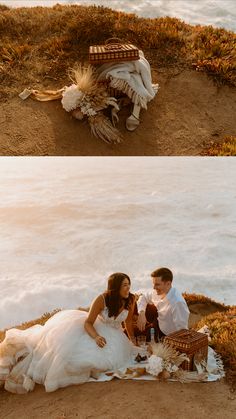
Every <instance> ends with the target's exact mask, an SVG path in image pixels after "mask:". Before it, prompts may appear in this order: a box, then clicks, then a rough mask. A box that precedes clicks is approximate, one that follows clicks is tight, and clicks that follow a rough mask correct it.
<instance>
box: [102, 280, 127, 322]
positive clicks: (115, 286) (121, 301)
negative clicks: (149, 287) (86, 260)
mask: <svg viewBox="0 0 236 419" xmlns="http://www.w3.org/2000/svg"><path fill="white" fill-rule="evenodd" d="M124 279H128V281H129V283H130V282H131V281H130V278H129V277H128V275H126V274H123V273H121V272H116V273H114V274H112V275H110V276H109V278H108V285H107V291H106V293H105V302H106V306H107V308H108V316H109V317H112V316H114V317H116V316H118V314H119V312H120V309H121V307H122V306H124V308H125V309H126V310H129V308H130V306H131V304H132V302H133V301H134V295H133V294H131V293H129V296H128V298H122V297H121V296H120V288H121V285H122V282H123V281H124Z"/></svg>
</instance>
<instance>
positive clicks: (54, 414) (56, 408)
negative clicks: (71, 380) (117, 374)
mask: <svg viewBox="0 0 236 419" xmlns="http://www.w3.org/2000/svg"><path fill="white" fill-rule="evenodd" d="M0 406H1V409H0V417H1V418H7V419H20V418H24V419H28V418H32V419H33V418H34V419H39V418H52V419H62V418H68V419H69V418H80V419H85V418H94V419H95V418H109V419H115V418H125V419H128V418H132V419H133V418H139V419H147V418H158V419H172V418H173V419H180V418H181V419H190V418H191V419H199V418H202V419H206V418H208V419H213V418H214V419H223V418H225V419H226V418H227V419H234V418H235V410H236V399H235V398H234V396H233V395H232V394H231V393H230V391H229V388H228V387H227V386H226V384H224V383H223V382H215V383H191V384H181V383H166V382H155V381H146V382H145V381H119V380H113V381H111V382H106V383H87V384H83V385H80V386H71V387H68V388H65V389H60V390H58V391H56V392H55V393H45V392H44V390H43V388H41V387H39V386H38V387H37V388H36V389H35V391H34V392H33V393H30V394H26V395H12V394H7V393H6V392H4V393H2V392H0Z"/></svg>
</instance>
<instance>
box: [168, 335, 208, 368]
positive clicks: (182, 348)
mask: <svg viewBox="0 0 236 419" xmlns="http://www.w3.org/2000/svg"><path fill="white" fill-rule="evenodd" d="M164 343H167V344H168V345H171V346H173V347H174V348H175V349H176V350H177V351H178V352H180V353H185V354H186V355H187V356H188V358H189V361H184V362H183V363H182V364H181V368H183V370H187V371H194V370H196V367H195V365H194V358H195V359H196V360H201V361H202V360H204V361H207V354H208V337H207V335H205V334H204V333H199V332H196V331H195V330H187V329H181V330H179V331H178V332H173V333H170V334H169V335H168V336H166V337H165V339H164Z"/></svg>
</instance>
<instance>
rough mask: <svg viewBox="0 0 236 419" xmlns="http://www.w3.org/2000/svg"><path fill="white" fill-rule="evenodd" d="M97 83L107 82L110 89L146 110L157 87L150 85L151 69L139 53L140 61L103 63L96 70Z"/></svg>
mask: <svg viewBox="0 0 236 419" xmlns="http://www.w3.org/2000/svg"><path fill="white" fill-rule="evenodd" d="M97 73H98V81H103V80H107V79H108V80H109V81H110V87H112V88H114V89H117V90H120V91H122V92H123V93H124V94H126V95H127V96H128V97H129V98H130V99H131V101H132V102H133V103H134V104H135V105H138V106H141V108H144V109H147V103H148V102H150V100H152V99H153V98H154V96H155V95H156V93H157V91H158V88H159V85H158V84H152V77H151V68H150V64H149V62H148V61H147V60H146V59H145V57H144V55H143V52H142V51H140V59H139V60H136V61H127V62H123V63H105V64H103V65H101V66H100V67H98V68H97Z"/></svg>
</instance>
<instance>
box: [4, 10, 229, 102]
mask: <svg viewBox="0 0 236 419" xmlns="http://www.w3.org/2000/svg"><path fill="white" fill-rule="evenodd" d="M110 37H119V38H120V39H122V40H124V41H130V42H132V43H134V44H136V45H137V46H138V47H139V48H141V49H143V50H144V52H145V55H146V57H147V58H148V60H149V61H150V63H151V65H153V66H158V67H159V68H160V67H162V68H163V67H170V66H172V67H178V68H179V67H180V68H181V67H182V68H183V67H187V68H195V69H196V70H198V71H204V72H207V73H208V74H209V75H210V76H211V77H214V79H215V80H217V81H219V82H220V83H228V84H231V85H232V86H236V71H235V70H236V34H235V33H233V32H229V31H227V30H224V29H216V28H213V27H212V26H199V25H198V26H191V25H188V24H186V23H184V22H182V21H180V20H179V19H176V18H169V17H165V18H156V19H146V18H139V17H137V16H136V15H134V14H127V13H124V12H117V11H113V10H111V9H109V8H106V7H102V6H87V7H85V6H76V5H74V6H61V5H56V6H54V7H52V8H44V7H35V8H17V9H9V8H8V7H6V6H0V81H1V84H2V89H1V90H2V94H4V92H5V93H6V91H7V92H8V93H9V85H10V84H12V85H15V84H18V85H22V84H23V83H24V84H25V83H27V82H29V83H32V82H33V81H35V80H36V79H40V80H41V81H42V83H43V82H45V79H47V78H49V79H51V80H50V81H52V80H54V79H56V80H62V81H64V80H65V78H66V77H67V70H68V68H69V67H71V66H73V65H74V64H75V62H76V61H82V62H83V61H86V60H87V58H88V47H89V45H93V44H103V43H104V42H105V41H106V40H107V39H108V38H110ZM6 86H8V90H7V89H5V91H4V87H6ZM0 97H1V96H0Z"/></svg>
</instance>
